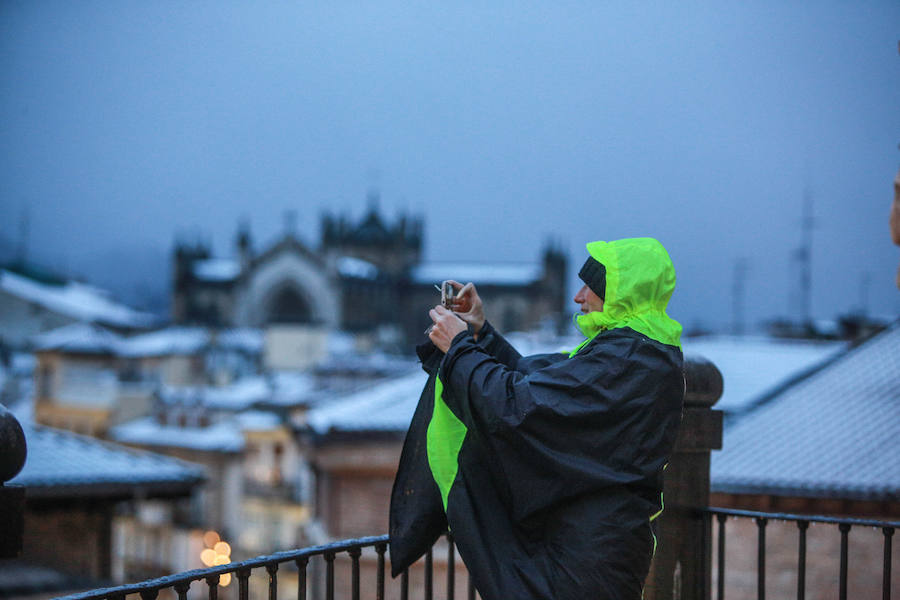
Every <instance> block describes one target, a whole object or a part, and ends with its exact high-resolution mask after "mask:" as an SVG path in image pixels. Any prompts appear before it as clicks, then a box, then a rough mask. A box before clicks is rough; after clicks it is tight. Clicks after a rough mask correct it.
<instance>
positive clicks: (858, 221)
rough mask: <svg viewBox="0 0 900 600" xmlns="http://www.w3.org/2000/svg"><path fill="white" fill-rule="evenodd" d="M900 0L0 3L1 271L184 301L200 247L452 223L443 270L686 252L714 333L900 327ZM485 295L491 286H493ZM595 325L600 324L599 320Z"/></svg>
mask: <svg viewBox="0 0 900 600" xmlns="http://www.w3.org/2000/svg"><path fill="white" fill-rule="evenodd" d="M898 41H900V3H898V2H896V1H883V2H864V3H859V2H849V1H841V2H834V1H826V0H823V1H821V2H815V3H809V2H790V1H789V2H775V1H772V2H730V1H716V2H713V1H706V2H690V1H687V2H678V3H662V2H658V3H657V2H599V1H592V2H554V3H549V2H547V3H535V2H527V1H525V2H523V1H517V2H506V1H502V0H497V1H492V2H490V3H474V2H464V1H463V2H454V3H422V2H401V1H394V0H383V1H380V2H374V3H360V2H328V3H307V2H229V1H224V2H223V1H215V2H199V1H198V2H183V1H178V2H176V1H164V0H162V1H158V2H133V1H107V2H92V1H88V0H86V1H83V2H70V1H60V2H50V1H17V0H4V1H3V2H2V3H0V115H2V116H0V216H2V218H0V259H3V258H5V259H9V257H13V256H16V255H17V254H18V253H20V252H22V251H24V252H25V253H26V255H27V257H28V258H29V259H31V260H32V261H35V262H38V263H40V264H43V265H45V266H48V267H51V268H56V269H59V270H61V271H64V272H66V273H68V274H72V275H79V276H82V277H85V278H87V279H89V280H90V281H92V282H95V283H98V284H100V285H103V286H105V287H109V288H111V289H113V290H114V291H115V292H116V293H118V294H119V295H120V296H121V297H123V298H124V299H126V300H128V301H130V302H133V303H135V304H138V305H140V304H146V305H160V304H161V303H164V301H165V298H166V295H167V294H168V290H169V279H168V277H169V276H168V269H169V257H170V254H171V251H172V247H173V243H174V240H175V238H176V236H179V235H180V236H200V237H202V238H203V239H206V240H209V241H210V242H211V243H212V245H213V248H214V250H215V252H216V254H218V255H222V256H228V255H231V254H232V252H233V240H234V236H235V232H236V229H237V226H238V223H239V222H240V220H241V219H246V220H247V221H248V222H249V224H250V227H251V231H252V234H253V236H254V240H255V244H256V246H257V248H264V247H265V246H267V245H268V244H270V243H272V242H273V241H274V240H275V239H277V238H278V237H279V236H280V235H281V233H282V231H283V218H284V213H285V211H287V210H294V211H296V213H297V228H298V232H299V234H300V235H301V237H302V238H303V239H304V240H305V241H306V242H307V244H308V245H310V246H315V245H317V243H318V235H319V219H320V216H321V214H322V213H323V212H324V211H332V212H337V213H343V214H347V215H349V216H351V217H353V218H357V219H358V218H361V217H362V216H363V215H364V214H365V212H366V210H367V206H368V204H367V202H368V201H367V195H368V193H369V192H370V191H371V190H377V191H378V193H379V196H380V200H379V208H380V210H382V212H383V213H384V214H386V215H387V216H388V217H390V218H394V217H395V216H396V215H398V214H400V213H403V212H407V213H411V214H416V215H421V216H422V217H423V218H424V220H425V246H424V255H425V258H426V259H427V260H430V261H439V260H448V261H450V260H456V261H459V260H463V261H469V260H472V261H487V262H499V261H504V262H505V261H534V260H537V259H538V258H539V256H540V253H541V250H542V248H543V247H544V245H545V244H546V243H547V240H548V239H554V240H557V241H558V243H560V244H562V245H563V247H564V248H565V249H566V250H567V251H568V253H569V257H570V271H571V275H570V284H569V285H570V288H571V290H570V292H571V293H572V294H574V291H575V289H576V287H577V281H578V280H577V277H576V273H577V270H578V268H579V267H580V265H581V263H582V262H583V259H584V257H585V256H586V254H585V249H584V244H585V243H586V242H588V241H592V240H597V239H606V240H609V239H617V238H622V237H633V236H652V237H656V238H658V239H659V240H660V241H662V242H663V244H664V245H665V246H666V247H667V249H668V250H669V253H670V255H671V256H672V259H673V261H674V263H675V267H676V270H677V272H678V286H677V288H676V291H675V294H674V296H673V298H672V301H671V303H670V310H669V313H670V314H671V315H672V316H673V317H675V318H676V319H679V320H680V321H682V323H684V324H685V326H687V327H697V326H705V327H709V328H718V329H724V328H728V327H729V326H731V325H732V321H733V310H732V307H733V304H734V302H733V299H734V295H733V288H734V280H735V272H736V265H738V264H743V265H745V266H746V269H745V276H744V278H743V279H742V281H743V295H742V296H741V297H742V299H743V300H742V305H743V318H744V320H745V322H746V324H747V325H748V326H751V327H752V326H753V325H754V324H758V323H761V322H763V321H765V320H768V319H773V318H776V317H793V318H799V316H800V314H801V308H800V306H799V302H798V300H797V299H798V294H797V290H798V283H797V282H798V280H799V277H798V275H797V268H796V264H793V263H792V260H791V256H792V254H793V253H794V251H795V250H796V249H797V248H798V247H799V245H800V240H801V224H802V221H803V219H802V209H803V201H804V198H805V197H808V198H810V199H811V202H812V207H813V232H812V262H811V264H812V302H811V311H812V316H813V317H814V318H817V319H830V318H834V317H836V316H838V315H840V314H846V313H848V312H851V311H858V310H861V309H865V310H867V311H868V312H869V313H870V314H874V315H882V316H887V317H895V316H897V314H898V313H900V292H898V290H897V288H896V286H895V283H894V281H895V274H896V271H897V266H898V262H900V249H898V248H897V247H895V246H892V245H891V242H890V236H889V233H888V226H887V215H888V210H889V206H890V200H891V197H892V182H893V179H894V176H895V174H896V173H897V171H898V167H900V152H898V142H900V55H898ZM475 283H476V284H477V283H478V282H475ZM572 308H573V311H574V310H575V309H577V307H576V306H575V304H574V303H573V304H572Z"/></svg>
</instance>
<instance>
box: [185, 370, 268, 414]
mask: <svg viewBox="0 0 900 600" xmlns="http://www.w3.org/2000/svg"><path fill="white" fill-rule="evenodd" d="M201 393H202V398H203V404H205V405H206V406H208V407H209V408H213V409H220V410H230V411H238V410H243V409H245V408H247V407H249V406H252V405H253V404H256V403H257V402H263V401H265V400H268V399H269V398H271V396H272V388H271V386H270V385H269V382H267V381H266V378H265V377H261V376H252V377H243V378H241V379H238V380H237V381H235V382H232V383H231V384H230V385H227V386H223V387H211V386H209V387H204V388H201Z"/></svg>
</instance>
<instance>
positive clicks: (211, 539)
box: [203, 531, 221, 548]
mask: <svg viewBox="0 0 900 600" xmlns="http://www.w3.org/2000/svg"><path fill="white" fill-rule="evenodd" d="M220 539H221V538H220V537H219V534H218V533H216V532H215V531H207V532H206V533H204V534H203V543H204V544H206V547H207V548H212V547H214V546H215V545H216V544H218V543H219V540H220Z"/></svg>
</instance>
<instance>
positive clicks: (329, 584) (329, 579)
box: [325, 552, 334, 600]
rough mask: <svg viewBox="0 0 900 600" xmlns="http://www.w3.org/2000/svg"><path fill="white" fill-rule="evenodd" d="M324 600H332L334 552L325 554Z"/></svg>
mask: <svg viewBox="0 0 900 600" xmlns="http://www.w3.org/2000/svg"><path fill="white" fill-rule="evenodd" d="M325 600H334V552H326V553H325Z"/></svg>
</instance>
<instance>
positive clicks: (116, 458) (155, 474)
mask: <svg viewBox="0 0 900 600" xmlns="http://www.w3.org/2000/svg"><path fill="white" fill-rule="evenodd" d="M20 424H21V425H22V430H23V431H24V432H25V440H26V443H27V444H28V455H27V458H26V460H25V466H24V467H23V469H22V471H21V472H20V473H19V474H18V475H16V476H15V477H14V478H13V479H12V481H11V482H10V483H14V484H20V485H24V486H25V487H26V488H27V489H28V495H29V496H30V497H37V496H45V497H46V496H51V495H52V496H60V495H64V493H65V492H66V490H72V489H73V488H78V493H79V495H84V494H91V493H97V494H100V493H104V492H106V493H112V492H115V493H127V492H130V493H145V492H148V491H149V492H152V491H153V490H154V489H166V490H168V491H173V489H175V488H178V489H181V490H182V491H184V492H187V491H188V490H189V489H190V488H191V487H193V486H194V485H196V484H198V483H200V482H201V481H202V480H203V479H204V477H205V475H204V471H203V468H202V467H201V466H199V465H195V464H192V463H188V462H185V461H181V460H178V459H175V458H170V457H167V456H161V455H159V454H154V453H152V452H146V451H141V450H134V449H132V448H126V447H124V446H121V445H119V444H114V443H111V442H105V441H101V440H98V439H96V438H92V437H88V436H83V435H78V434H75V433H71V432H69V431H62V430H58V429H51V428H49V427H43V426H40V425H35V424H34V423H32V422H30V421H28V420H22V421H20ZM92 490H94V491H93V492H92Z"/></svg>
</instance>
